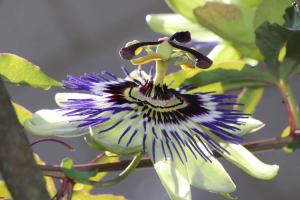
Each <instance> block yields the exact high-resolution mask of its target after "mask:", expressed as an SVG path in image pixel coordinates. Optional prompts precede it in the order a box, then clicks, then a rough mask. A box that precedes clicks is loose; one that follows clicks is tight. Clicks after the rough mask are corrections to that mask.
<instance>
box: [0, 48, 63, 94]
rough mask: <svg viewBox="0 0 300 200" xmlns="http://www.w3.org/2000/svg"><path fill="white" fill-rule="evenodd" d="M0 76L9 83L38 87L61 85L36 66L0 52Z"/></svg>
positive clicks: (47, 87)
mask: <svg viewBox="0 0 300 200" xmlns="http://www.w3.org/2000/svg"><path fill="white" fill-rule="evenodd" d="M0 77H1V78H2V79H3V80H4V81H7V82H9V83H13V84H20V85H29V86H31V87H35V88H40V89H49V88H50V87H51V86H54V87H61V86H62V84H61V83H60V82H58V81H56V80H54V79H52V78H50V77H49V76H47V75H46V74H45V73H44V72H43V71H42V70H41V69H40V68H39V67H38V66H36V65H34V64H32V63H30V62H29V61H27V60H25V59H24V58H21V57H19V56H16V55H13V54H8V53H2V54H0Z"/></svg>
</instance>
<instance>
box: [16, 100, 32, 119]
mask: <svg viewBox="0 0 300 200" xmlns="http://www.w3.org/2000/svg"><path fill="white" fill-rule="evenodd" d="M12 105H13V107H14V109H15V112H16V115H17V117H18V120H19V122H20V123H21V124H23V123H24V121H25V120H26V119H29V118H31V116H32V113H31V112H30V111H29V110H27V109H26V108H24V107H23V106H21V105H19V104H16V103H14V102H12Z"/></svg>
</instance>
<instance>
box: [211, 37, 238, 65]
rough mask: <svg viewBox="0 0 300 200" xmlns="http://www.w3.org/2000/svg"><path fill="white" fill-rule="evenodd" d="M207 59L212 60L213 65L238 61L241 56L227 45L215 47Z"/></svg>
mask: <svg viewBox="0 0 300 200" xmlns="http://www.w3.org/2000/svg"><path fill="white" fill-rule="evenodd" d="M208 56H209V58H210V59H212V60H213V62H214V63H215V64H217V63H223V62H228V61H235V60H240V58H241V56H240V54H239V52H238V51H237V50H236V49H235V48H233V47H232V46H231V45H230V44H228V43H225V42H224V43H223V44H219V45H217V46H216V47H215V48H214V49H213V50H212V51H211V52H210V53H209V55H208Z"/></svg>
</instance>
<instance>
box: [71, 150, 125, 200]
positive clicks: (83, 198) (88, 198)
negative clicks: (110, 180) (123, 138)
mask: <svg viewBox="0 0 300 200" xmlns="http://www.w3.org/2000/svg"><path fill="white" fill-rule="evenodd" d="M117 161H119V156H118V155H116V154H112V153H109V152H105V155H104V156H103V157H101V158H99V159H97V160H95V163H113V162H117ZM107 174H108V173H107V172H99V173H97V175H96V176H94V177H92V178H90V180H91V181H97V182H99V181H100V180H101V179H103V178H104V177H105V176H106V175H107ZM93 188H94V187H93V186H92V185H84V184H81V183H76V184H75V191H74V192H73V197H72V200H98V199H99V200H125V199H126V198H125V197H123V196H115V195H111V194H101V195H92V194H90V192H91V191H92V190H93Z"/></svg>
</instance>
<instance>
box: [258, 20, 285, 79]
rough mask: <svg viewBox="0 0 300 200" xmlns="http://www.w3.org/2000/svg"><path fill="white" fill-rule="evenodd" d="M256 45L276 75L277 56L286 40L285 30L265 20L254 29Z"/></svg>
mask: <svg viewBox="0 0 300 200" xmlns="http://www.w3.org/2000/svg"><path fill="white" fill-rule="evenodd" d="M255 33H256V45H257V46H258V48H259V49H260V52H261V53H262V55H263V56H264V57H265V61H266V63H267V65H268V68H269V69H270V70H271V71H272V73H273V74H275V75H277V73H278V72H277V70H278V63H279V61H278V57H279V52H280V50H281V48H282V47H283V46H284V44H285V42H286V37H287V35H286V31H285V29H284V28H282V27H281V26H279V25H278V24H270V23H269V22H265V23H264V24H262V25H261V26H259V27H258V28H257V29H256V31H255Z"/></svg>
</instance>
